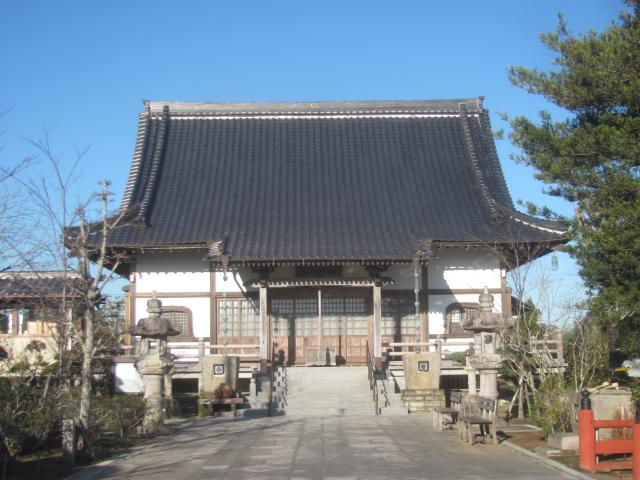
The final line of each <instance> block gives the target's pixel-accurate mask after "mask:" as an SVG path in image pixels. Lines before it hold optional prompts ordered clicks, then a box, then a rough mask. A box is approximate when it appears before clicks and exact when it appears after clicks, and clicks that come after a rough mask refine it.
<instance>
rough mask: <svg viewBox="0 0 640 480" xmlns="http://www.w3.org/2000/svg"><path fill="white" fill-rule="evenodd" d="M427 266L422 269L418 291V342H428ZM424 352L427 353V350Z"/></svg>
mask: <svg viewBox="0 0 640 480" xmlns="http://www.w3.org/2000/svg"><path fill="white" fill-rule="evenodd" d="M428 290H429V266H428V265H425V266H423V267H422V285H421V290H420V341H421V342H428V341H429V293H428ZM425 351H429V349H428V348H426V349H425Z"/></svg>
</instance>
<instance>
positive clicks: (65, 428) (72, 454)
mask: <svg viewBox="0 0 640 480" xmlns="http://www.w3.org/2000/svg"><path fill="white" fill-rule="evenodd" d="M62 463H64V464H65V465H75V464H76V424H75V422H74V421H73V417H71V418H69V417H68V416H66V415H65V417H64V418H63V419H62Z"/></svg>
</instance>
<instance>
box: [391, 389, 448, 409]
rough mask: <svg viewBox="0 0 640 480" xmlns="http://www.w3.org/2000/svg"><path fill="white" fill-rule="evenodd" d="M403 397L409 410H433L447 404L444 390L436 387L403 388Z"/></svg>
mask: <svg viewBox="0 0 640 480" xmlns="http://www.w3.org/2000/svg"><path fill="white" fill-rule="evenodd" d="M401 398H402V401H403V402H404V404H405V405H406V407H407V408H408V409H409V412H431V411H432V410H433V409H434V408H435V407H444V404H445V398H444V391H442V390H436V389H428V390H403V391H402V395H401Z"/></svg>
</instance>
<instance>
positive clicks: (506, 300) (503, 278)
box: [500, 265, 513, 318]
mask: <svg viewBox="0 0 640 480" xmlns="http://www.w3.org/2000/svg"><path fill="white" fill-rule="evenodd" d="M500 293H501V295H500V297H501V298H500V303H501V305H500V312H501V313H502V316H503V317H504V318H511V316H512V315H513V312H512V311H511V308H512V307H511V289H510V288H509V286H508V285H507V267H506V266H505V265H501V266H500Z"/></svg>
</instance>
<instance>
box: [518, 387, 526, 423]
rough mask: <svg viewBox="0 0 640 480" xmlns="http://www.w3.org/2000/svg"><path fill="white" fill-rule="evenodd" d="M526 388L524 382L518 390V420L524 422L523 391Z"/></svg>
mask: <svg viewBox="0 0 640 480" xmlns="http://www.w3.org/2000/svg"><path fill="white" fill-rule="evenodd" d="M525 388H526V386H525V384H524V382H522V383H521V384H520V390H518V419H520V420H524V389H525Z"/></svg>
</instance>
